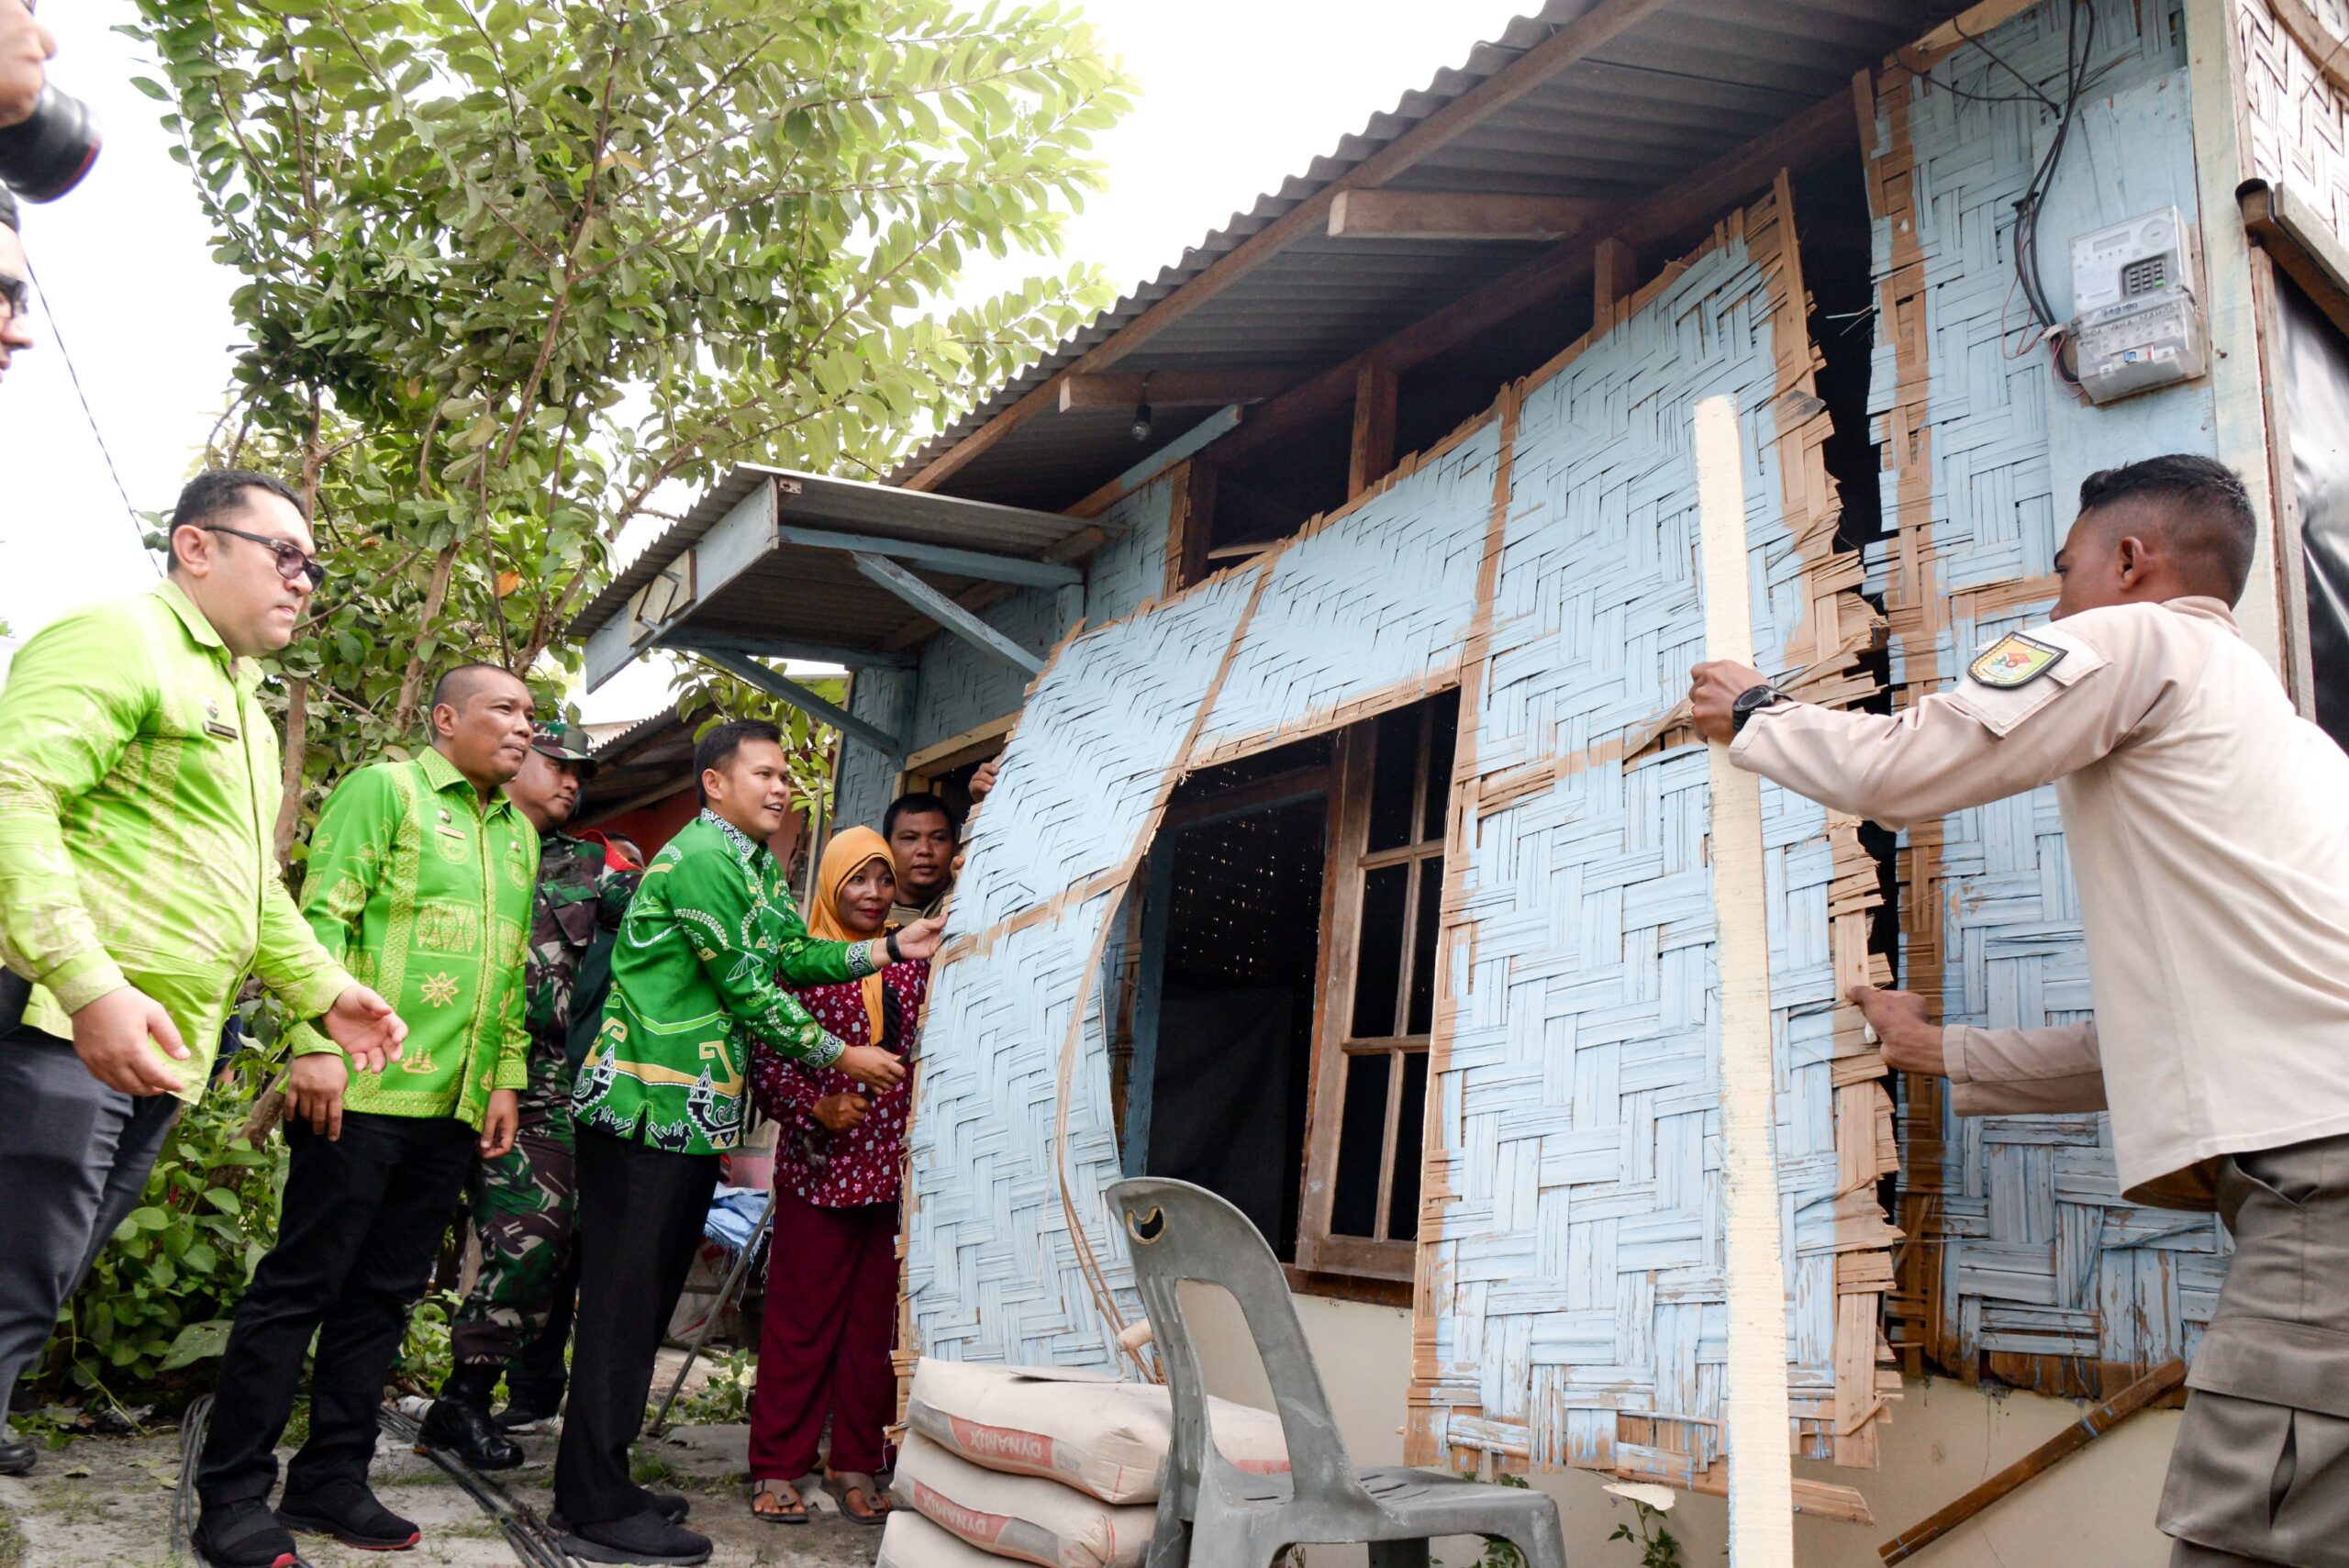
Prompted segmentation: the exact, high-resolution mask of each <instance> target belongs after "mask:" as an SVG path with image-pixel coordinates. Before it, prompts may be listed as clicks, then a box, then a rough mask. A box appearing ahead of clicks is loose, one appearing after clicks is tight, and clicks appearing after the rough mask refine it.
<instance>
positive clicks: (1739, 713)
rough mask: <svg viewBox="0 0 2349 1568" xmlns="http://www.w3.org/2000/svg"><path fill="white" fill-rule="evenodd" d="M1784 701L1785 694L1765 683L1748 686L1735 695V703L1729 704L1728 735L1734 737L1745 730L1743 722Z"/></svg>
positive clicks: (1785, 698)
mask: <svg viewBox="0 0 2349 1568" xmlns="http://www.w3.org/2000/svg"><path fill="white" fill-rule="evenodd" d="M1786 700H1787V694H1786V693H1784V692H1782V691H1780V690H1779V689H1778V688H1777V687H1776V686H1773V685H1770V684H1767V683H1765V684H1762V685H1758V686H1748V687H1747V688H1746V689H1745V690H1743V691H1742V692H1740V693H1738V694H1737V700H1736V701H1735V702H1733V703H1731V704H1730V706H1729V732H1730V734H1731V735H1732V736H1734V735H1736V734H1738V733H1740V732H1741V731H1742V730H1743V729H1744V728H1745V721H1746V720H1747V719H1749V718H1752V717H1753V716H1754V715H1755V714H1757V713H1760V712H1761V711H1762V710H1763V709H1764V708H1765V707H1768V706H1771V705H1772V704H1774V703H1782V702H1784V701H1786Z"/></svg>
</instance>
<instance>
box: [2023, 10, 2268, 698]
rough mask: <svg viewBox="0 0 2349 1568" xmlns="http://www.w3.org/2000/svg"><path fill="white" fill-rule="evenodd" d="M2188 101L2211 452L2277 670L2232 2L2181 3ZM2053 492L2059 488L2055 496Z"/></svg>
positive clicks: (2261, 643)
mask: <svg viewBox="0 0 2349 1568" xmlns="http://www.w3.org/2000/svg"><path fill="white" fill-rule="evenodd" d="M2186 56H2187V64H2188V68H2189V69H2188V75H2187V83H2188V95H2189V97H2188V102H2189V105H2190V107H2191V109H2192V112H2193V117H2194V183H2195V198H2196V200H2197V202H2198V203H2199V206H2201V209H2202V214H2203V223H2202V286H2203V288H2204V290H2205V291H2206V293H2207V294H2208V295H2209V306H2210V393H2211V405H2212V406H2211V425H2212V429H2211V436H2212V438H2213V444H2214V445H2215V446H2216V447H2217V449H2218V450H2217V451H2216V452H2214V453H2213V454H2212V455H2213V456H2215V457H2217V458H2218V460H2219V461H2220V462H2223V463H2225V464H2226V465H2227V466H2228V467H2229V468H2232V469H2233V470H2234V471H2235V472H2236V473H2238V474H2240V475H2242V476H2243V488H2244V489H2245V490H2247V491H2249V492H2250V493H2251V506H2252V511H2253V513H2254V516H2256V517H2258V518H2259V520H2260V528H2259V538H2258V539H2257V541H2256V543H2255V544H2254V546H2253V549H2252V557H2251V578H2250V581H2249V582H2247V583H2246V584H2244V585H2243V598H2242V600H2241V601H2240V602H2239V603H2238V604H2237V605H2236V606H2235V625H2236V627H2237V628H2239V629H2240V630H2241V631H2242V633H2243V640H2244V641H2245V642H2247V643H2249V644H2250V645H2251V646H2252V647H2253V648H2254V649H2256V650H2257V651H2258V652H2259V655H2260V657H2261V658H2263V659H2265V660H2266V661H2267V662H2268V665H2269V667H2270V668H2272V669H2274V670H2276V671H2277V673H2279V674H2281V673H2284V649H2283V617H2282V615H2281V610H2282V600H2281V596H2280V587H2281V583H2282V573H2280V572H2279V571H2278V570H2277V563H2276V554H2277V550H2276V497H2275V484H2274V481H2273V475H2272V474H2271V473H2270V472H2269V468H2268V444H2267V408H2266V396H2265V394H2264V393H2263V391H2262V389H2261V385H2260V380H2261V365H2260V351H2259V350H2260V344H2259V335H2258V331H2257V328H2256V327H2255V325H2254V312H2253V309H2252V297H2251V262H2250V260H2249V257H2248V255H2247V250H2248V243H2249V242H2248V241H2247V239H2245V237H2244V235H2243V225H2242V224H2241V223H2239V222H2236V221H2233V220H2234V217H2235V214H2236V211H2237V208H2236V206H2235V191H2236V190H2237V188H2238V187H2240V186H2241V185H2242V183H2243V180H2244V178H2245V176H2246V174H2247V173H2248V171H2247V170H2245V169H2244V167H2243V137H2242V128H2241V126H2240V124H2239V122H2238V119H2237V112H2238V111H2237V105H2236V98H2237V95H2238V93H2239V91H2240V81H2241V77H2242V74H2243V60H2242V56H2241V54H2240V53H2239V51H2238V50H2237V47H2236V39H2235V18H2234V7H2233V6H2231V5H2230V6H2221V5H2219V4H2216V3H2215V0H2213V3H2208V4H2202V3H2197V4H2189V5H2188V6H2187V7H2186ZM2057 499H2058V500H2059V501H2062V500H2065V499H2067V498H2066V497H2061V496H2059V497H2057Z"/></svg>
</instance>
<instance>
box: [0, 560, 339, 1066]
mask: <svg viewBox="0 0 2349 1568" xmlns="http://www.w3.org/2000/svg"><path fill="white" fill-rule="evenodd" d="M260 679H261V673H260V670H259V668H258V667H257V666H256V665H254V664H253V663H252V662H250V661H249V660H248V661H239V660H236V659H232V658H231V657H229V654H228V649H227V648H226V647H224V646H222V644H221V641H220V635H219V633H217V632H216V631H214V630H213V629H212V626H211V623H210V622H208V621H206V619H205V618H204V615H203V613H202V612H201V611H199V610H198V609H197V608H196V607H195V605H194V604H192V603H191V602H189V600H188V597H187V595H185V594H184V593H182V592H181V591H180V589H179V587H178V585H177V584H173V583H170V582H165V583H161V584H158V585H157V586H156V588H155V590H154V592H152V593H151V594H144V595H139V597H137V598H134V599H124V600H119V601H117V602H115V603H112V604H104V605H93V606H89V607H88V608H85V609H80V610H75V611H73V612H72V614H70V615H67V616H64V617H61V618H60V619H58V620H56V621H53V622H51V623H50V625H49V626H47V627H45V628H42V630H41V631H40V633H39V635H38V636H36V637H34V638H33V639H32V640H31V641H29V642H28V643H26V644H25V646H24V648H23V649H22V650H21V651H18V653H17V657H16V661H15V662H14V664H13V665H11V667H10V668H9V671H8V684H7V689H6V691H5V692H0V959H4V960H5V961H6V963H7V965H8V967H9V968H10V969H13V970H15V971H16V972H17V973H18V974H21V975H23V976H25V977H26V978H27V979H28V980H32V981H34V982H36V983H37V984H38V988H37V989H36V990H35V991H34V993H33V997H32V1002H31V1005H30V1006H28V1008H27V1009H26V1013H25V1018H26V1021H27V1022H28V1023H31V1024H33V1025H35V1026H36V1027H38V1028H40V1029H46V1030H48V1031H49V1032H50V1033H51V1034H54V1035H58V1036H61V1037H70V1036H71V1035H72V1032H73V1026H72V1021H71V1020H70V1019H69V1018H67V1016H66V1015H67V1014H69V1013H71V1012H72V1011H74V1010H76V1009H78V1008H80V1007H82V1006H85V1005H87V1004H88V1003H90V1002H94V1001H95V1000H96V999H97V998H99V997H100V996H103V995H106V994H107V993H108V992H110V991H115V990H117V989H119V988H120V987H122V986H124V985H136V986H137V987H139V990H140V991H142V992H144V993H145V994H146V995H148V996H149V997H150V998H152V999H153V1000H154V1001H155V1002H157V1003H158V1004H160V1005H161V1006H162V1008H163V1010H164V1011H165V1012H166V1013H169V1014H170V1015H171V1018H172V1022H173V1024H174V1025H176V1026H177V1027H178V1029H179V1031H180V1039H181V1040H182V1041H183V1042H184V1043H185V1044H186V1046H187V1049H188V1059H187V1060H186V1061H185V1062H172V1061H170V1060H169V1059H167V1058H163V1057H162V1056H161V1052H160V1051H159V1052H158V1053H157V1056H158V1060H161V1061H163V1062H164V1063H165V1065H167V1066H168V1067H169V1068H170V1069H171V1071H172V1072H173V1074H174V1075H175V1076H177V1077H178V1079H179V1080H180V1084H181V1087H180V1092H179V1093H180V1098H182V1099H184V1100H190V1101H193V1100H196V1099H200V1098H201V1097H203V1094H204V1085H205V1082H206V1079H208V1078H209V1077H210V1076H211V1073H212V1058H213V1053H214V1051H216V1050H217V1048H218V1045H219V1040H220V1026H221V1023H222V1022H223V1020H225V1019H226V1018H228V1009H229V1007H230V1006H231V1005H232V1004H233V1002H234V1001H235V999H236V995H237V991H238V988H239V986H241V985H242V984H244V981H245V977H246V976H247V975H248V974H258V975H260V976H261V978H262V984H266V985H267V986H268V987H269V988H270V989H271V990H272V991H273V992H275V993H276V994H277V995H278V996H279V997H280V998H281V999H282V1000H283V1001H284V1003H285V1005H286V1006H288V1007H289V1008H291V1009H292V1010H293V1012H294V1013H295V1016H297V1017H300V1018H316V1017H317V1016H318V1015H319V1014H321V1013H323V1012H325V1011H327V1009H328V1008H329V1007H331V1006H334V1002H335V998H336V997H338V996H340V995H341V994H342V993H343V991H344V990H346V989H347V988H348V987H349V986H350V985H351V976H350V975H349V974H347V973H344V972H343V969H342V967H341V966H340V964H338V963H336V962H335V961H334V959H333V958H332V956H330V955H329V954H328V952H327V951H326V950H325V949H324V948H322V947H320V946H319V945H318V942H317V939H316V938H315V937H313V936H312V935H311V934H310V930H309V928H308V927H306V926H305V925H304V924H303V923H302V918H301V917H300V916H299V915H297V914H295V910H294V903H293V900H292V899H290V898H288V897H287V896H286V893H285V885H284V883H283V882H281V881H279V879H278V873H277V865H276V862H275V858H274V856H273V853H272V847H271V842H270V839H271V835H272V833H273V831H274V829H275V827H276V823H277V803H278V795H279V790H280V788H281V785H280V782H279V779H280V763H279V761H278V751H277V735H276V732H275V731H274V730H273V729H272V728H270V723H269V716H268V715H267V714H265V713H264V712H262V706H261V704H260V702H259V701H258V700H257V699H256V698H255V696H254V695H253V688H254V687H255V685H256V684H258V683H259V681H260Z"/></svg>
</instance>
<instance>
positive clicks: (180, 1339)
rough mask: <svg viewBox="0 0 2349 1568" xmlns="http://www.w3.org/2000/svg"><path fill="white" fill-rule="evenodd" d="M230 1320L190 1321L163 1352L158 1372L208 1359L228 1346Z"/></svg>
mask: <svg viewBox="0 0 2349 1568" xmlns="http://www.w3.org/2000/svg"><path fill="white" fill-rule="evenodd" d="M230 1327H231V1324H230V1320H229V1319H228V1318H212V1319H210V1320H209V1321H206V1322H203V1323H191V1324H189V1325H188V1326H187V1327H186V1328H184V1329H181V1330H180V1331H179V1333H178V1334H177V1335H175V1336H174V1337H173V1340H172V1346H171V1349H170V1350H169V1351H165V1352H164V1355H163V1362H162V1365H161V1366H160V1367H159V1368H157V1369H156V1370H158V1371H160V1372H177V1371H179V1369H180V1368H182V1367H184V1366H194V1365H195V1363H196V1362H201V1361H210V1360H211V1359H212V1358H213V1357H215V1356H217V1355H218V1354H219V1353H220V1352H221V1351H225V1350H227V1349H228V1329H229V1328H230Z"/></svg>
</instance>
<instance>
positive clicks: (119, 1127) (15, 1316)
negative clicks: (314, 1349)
mask: <svg viewBox="0 0 2349 1568" xmlns="http://www.w3.org/2000/svg"><path fill="white" fill-rule="evenodd" d="M0 1106H6V1107H7V1115H6V1117H5V1118H0V1431H5V1430H6V1429H7V1413H6V1407H7V1399H8V1395H9V1392H10V1390H12V1389H14V1388H15V1387H16V1385H17V1377H18V1376H19V1375H21V1374H22V1373H23V1372H24V1370H25V1369H26V1368H27V1367H28V1366H30V1365H31V1364H32V1363H33V1361H34V1359H35V1358H36V1357H38V1356H39V1354H40V1350H41V1347H42V1346H43V1345H45V1344H47V1343H48V1342H49V1336H50V1330H51V1329H55V1328H56V1327H57V1314H58V1310H59V1308H61V1307H63V1306H64V1305H65V1303H66V1301H67V1300H68V1298H70V1297H71V1296H72V1294H73V1293H74V1292H75V1291H76V1290H78V1289H80V1288H81V1284H82V1278H83V1275H85V1274H87V1273H89V1272H90V1265H91V1264H92V1263H95V1262H97V1260H98V1254H99V1253H100V1252H101V1251H104V1250H105V1248H106V1242H107V1240H109V1239H110V1238H111V1237H112V1236H113V1235H114V1230H115V1227H116V1226H117V1225H120V1224H121V1223H122V1221H123V1217H124V1216H126V1215H128V1213H129V1212H130V1211H131V1210H132V1209H133V1208H135V1207H138V1204H139V1192H140V1190H141V1189H142V1188H144V1187H145V1185H146V1184H147V1173H148V1172H149V1171H150V1170H151V1169H152V1168H153V1167H154V1164H155V1155H156V1152H157V1151H160V1150H161V1148H162V1147H163V1140H164V1138H165V1136H166V1135H168V1134H169V1133H170V1131H171V1130H172V1122H173V1118H176V1117H177V1116H178V1115H179V1111H180V1102H179V1101H178V1100H176V1099H173V1097H172V1096H171V1095H153V1096H151V1097H149V1098H144V1099H133V1098H132V1097H131V1096H130V1095H126V1094H124V1093H123V1092H122V1091H121V1090H119V1089H109V1088H107V1087H106V1085H105V1084H101V1083H99V1082H98V1081H97V1080H96V1079H95V1078H93V1077H91V1076H90V1070H89V1069H88V1068H86V1067H84V1066H83V1065H82V1059H81V1058H80V1057H79V1056H76V1055H75V1054H74V1053H73V1042H72V1041H71V1040H59V1039H58V1038H57V1037H56V1036H55V1035H51V1034H45V1033H43V1032H42V1031H41V1030H39V1029H34V1028H32V1027H30V1026H29V1025H19V1026H17V1028H16V1029H9V1030H6V1031H5V1032H0Z"/></svg>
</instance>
